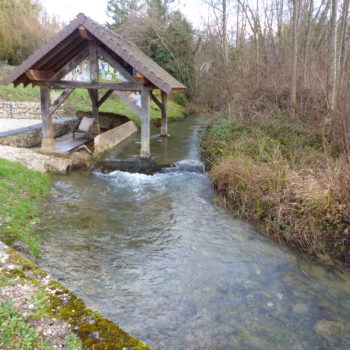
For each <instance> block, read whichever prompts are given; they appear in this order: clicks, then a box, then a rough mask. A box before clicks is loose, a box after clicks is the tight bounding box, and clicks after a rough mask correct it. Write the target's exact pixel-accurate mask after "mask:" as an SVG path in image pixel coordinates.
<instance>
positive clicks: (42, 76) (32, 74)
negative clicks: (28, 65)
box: [26, 69, 55, 80]
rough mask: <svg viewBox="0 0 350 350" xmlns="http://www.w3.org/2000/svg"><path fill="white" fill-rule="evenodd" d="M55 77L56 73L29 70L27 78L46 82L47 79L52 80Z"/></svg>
mask: <svg viewBox="0 0 350 350" xmlns="http://www.w3.org/2000/svg"><path fill="white" fill-rule="evenodd" d="M54 75H55V72H53V71H47V70H36V69H28V70H27V71H26V76H27V77H28V78H29V79H30V80H46V79H50V78H51V77H53V76H54Z"/></svg>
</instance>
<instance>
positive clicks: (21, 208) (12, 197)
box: [0, 159, 51, 256]
mask: <svg viewBox="0 0 350 350" xmlns="http://www.w3.org/2000/svg"><path fill="white" fill-rule="evenodd" d="M50 184H51V180H50V177H49V176H48V175H46V174H45V175H44V174H41V173H38V172H35V171H33V170H30V169H28V168H26V167H24V166H23V165H21V164H19V163H13V162H9V161H7V160H4V159H0V202H1V206H0V240H2V241H4V242H5V243H7V244H12V243H13V242H14V241H16V240H20V241H22V242H24V243H25V244H26V245H27V246H28V247H29V249H30V250H31V251H32V252H33V254H34V255H36V256H37V255H38V254H39V239H38V236H37V235H36V234H35V233H34V232H32V225H33V223H34V222H37V221H38V218H37V217H36V213H37V209H38V208H37V202H38V201H39V200H40V199H41V198H42V196H43V195H45V194H47V193H48V189H49V187H50Z"/></svg>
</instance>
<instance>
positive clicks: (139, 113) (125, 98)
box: [115, 91, 142, 119]
mask: <svg viewBox="0 0 350 350" xmlns="http://www.w3.org/2000/svg"><path fill="white" fill-rule="evenodd" d="M115 93H116V94H117V95H118V96H119V97H120V98H121V100H122V101H123V102H124V103H125V104H126V105H127V106H128V107H129V108H130V109H131V110H132V111H133V112H134V113H135V114H136V115H137V116H138V117H139V118H140V119H142V111H141V109H140V108H139V107H138V106H136V105H135V104H134V103H132V102H131V101H130V99H129V97H128V96H127V95H126V94H125V93H124V92H123V91H116V92H115Z"/></svg>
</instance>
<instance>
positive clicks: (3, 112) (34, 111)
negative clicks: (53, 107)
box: [0, 101, 64, 119]
mask: <svg viewBox="0 0 350 350" xmlns="http://www.w3.org/2000/svg"><path fill="white" fill-rule="evenodd" d="M63 114H64V111H63V107H62V105H61V106H60V108H59V109H58V110H57V111H56V112H55V113H54V115H53V118H58V117H61V116H63ZM0 118H4V119H41V105H40V103H38V102H12V101H0Z"/></svg>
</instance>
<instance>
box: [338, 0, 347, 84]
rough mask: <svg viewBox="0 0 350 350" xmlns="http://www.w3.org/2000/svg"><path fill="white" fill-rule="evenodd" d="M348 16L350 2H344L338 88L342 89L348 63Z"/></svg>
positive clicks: (345, 0)
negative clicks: (346, 62)
mask: <svg viewBox="0 0 350 350" xmlns="http://www.w3.org/2000/svg"><path fill="white" fill-rule="evenodd" d="M348 15H349V0H344V3H343V13H342V21H341V30H340V42H339V48H340V52H339V64H338V72H339V75H338V86H339V87H340V88H341V87H342V86H343V83H344V69H345V61H346V53H345V43H346V34H347V29H348Z"/></svg>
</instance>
